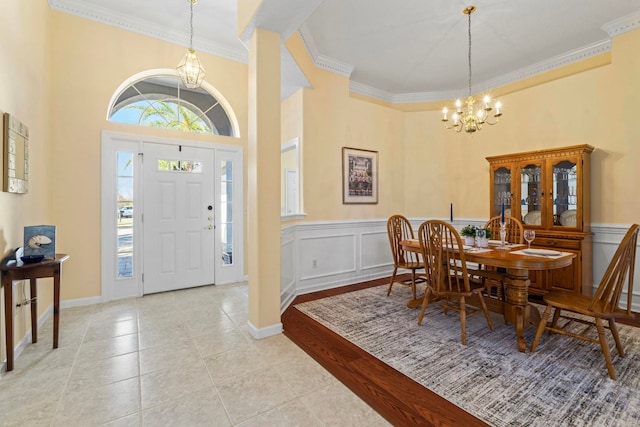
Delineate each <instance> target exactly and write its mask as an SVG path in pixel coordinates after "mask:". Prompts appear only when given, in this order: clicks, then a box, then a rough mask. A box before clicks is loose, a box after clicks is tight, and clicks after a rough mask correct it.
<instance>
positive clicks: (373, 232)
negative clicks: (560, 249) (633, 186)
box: [281, 218, 640, 312]
mask: <svg viewBox="0 0 640 427" xmlns="http://www.w3.org/2000/svg"><path fill="white" fill-rule="evenodd" d="M410 221H411V224H412V225H413V227H414V230H416V232H417V229H418V227H419V226H420V224H421V223H422V222H423V221H425V219H421V218H412V219H410ZM483 223H484V222H483V221H482V220H478V219H457V220H456V221H454V225H455V226H456V228H458V229H460V228H462V227H463V226H465V225H467V224H474V225H481V224H483ZM628 229H629V225H624V224H592V225H591V231H592V232H593V234H594V236H593V282H594V283H593V288H594V289H595V288H597V286H598V284H599V283H600V280H601V279H602V276H603V275H604V272H605V271H606V269H607V266H608V265H609V262H610V261H611V258H612V257H613V254H614V253H615V251H616V249H617V247H618V245H619V244H620V241H621V240H622V238H623V237H624V235H625V233H626V232H627V230H628ZM281 245H282V272H281V275H282V291H281V304H282V310H283V311H284V310H285V309H286V307H287V306H288V305H289V304H290V302H291V301H292V300H293V298H295V296H297V295H301V294H305V293H309V292H315V291H320V290H324V289H331V288H335V287H338V286H344V285H349V284H352V283H358V282H362V281H366V280H372V279H377V278H380V277H386V276H390V275H391V273H392V271H393V262H392V260H391V250H390V249H389V240H388V237H387V220H386V219H378V220H362V221H353V220H350V221H328V222H302V223H297V224H293V225H287V226H286V227H284V228H283V229H282V243H281ZM639 257H640V253H639V254H638V256H636V265H635V280H634V282H635V284H636V286H635V287H634V291H633V303H632V308H633V310H634V311H635V312H640V260H639V259H638V258H639ZM623 298H624V299H625V300H626V295H625V296H623Z"/></svg>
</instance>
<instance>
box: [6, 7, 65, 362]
mask: <svg viewBox="0 0 640 427" xmlns="http://www.w3.org/2000/svg"><path fill="white" fill-rule="evenodd" d="M49 26H50V12H49V7H48V5H47V3H46V2H45V1H17V0H16V1H9V2H3V4H2V12H1V13H0V40H1V42H0V111H1V112H3V113H4V112H8V113H10V114H13V115H15V116H16V118H18V119H19V120H20V121H21V122H22V123H24V124H25V125H26V126H27V127H28V128H29V136H30V140H29V175H30V176H29V180H30V185H29V192H28V194H24V195H18V194H9V193H4V192H0V255H1V256H2V257H4V256H5V255H7V254H8V253H10V252H11V251H12V250H14V249H15V248H17V247H19V246H22V244H23V227H24V226H25V225H36V224H55V222H54V221H53V218H52V215H51V210H50V201H51V199H52V191H53V190H54V188H55V183H54V182H52V181H51V180H50V179H49V177H50V170H51V162H50V155H51V152H52V151H53V150H52V146H51V135H50V132H49V126H50V122H51V121H50V116H49V110H48V106H49V101H50V98H49V92H50V79H49V73H48V72H47V70H48V69H49V53H48V52H49V40H48V37H47V34H48V33H49ZM0 127H1V125H0ZM1 145H2V144H0V146H1ZM0 157H2V156H0ZM40 282H41V284H40V286H39V295H38V296H39V302H40V304H39V305H38V309H39V311H40V313H42V312H43V311H44V310H45V309H46V308H47V307H48V306H49V305H50V304H51V301H52V299H53V298H52V294H53V292H52V285H51V283H52V281H51V280H50V279H49V280H42V281H40ZM23 286H26V295H29V284H28V282H24V283H22V282H21V283H19V284H16V285H15V287H14V295H19V296H20V298H21V297H22V291H23ZM2 304H3V305H2V307H3V309H2V320H1V321H0V325H1V327H0V331H2V332H0V334H1V336H2V345H0V347H1V348H2V358H4V357H6V351H5V347H4V299H3V302H2ZM28 313H29V308H28V306H26V307H22V308H15V309H14V314H15V317H14V325H15V329H14V330H15V336H16V337H18V338H17V339H16V342H17V341H18V340H19V339H21V338H22V337H23V336H24V334H25V331H26V330H28V328H29V320H28V319H29V317H28V316H29V314H28Z"/></svg>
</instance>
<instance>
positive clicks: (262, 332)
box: [247, 320, 282, 340]
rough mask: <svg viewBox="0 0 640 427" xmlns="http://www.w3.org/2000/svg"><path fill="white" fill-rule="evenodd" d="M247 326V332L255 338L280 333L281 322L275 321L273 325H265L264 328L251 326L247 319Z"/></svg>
mask: <svg viewBox="0 0 640 427" xmlns="http://www.w3.org/2000/svg"><path fill="white" fill-rule="evenodd" d="M247 326H248V327H249V333H250V334H251V336H252V337H253V338H255V339H257V340H259V339H261V338H267V337H271V336H273V335H278V334H281V333H282V323H276V324H275V325H271V326H267V327H266V328H256V327H255V326H253V324H252V323H251V321H249V320H247Z"/></svg>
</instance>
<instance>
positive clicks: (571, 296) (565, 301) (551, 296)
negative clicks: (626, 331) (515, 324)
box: [543, 291, 634, 319]
mask: <svg viewBox="0 0 640 427" xmlns="http://www.w3.org/2000/svg"><path fill="white" fill-rule="evenodd" d="M543 299H544V302H546V303H547V304H551V305H553V306H554V307H556V308H560V309H563V310H570V311H573V312H576V313H579V314H583V315H585V316H592V317H600V318H603V319H615V318H627V319H633V317H634V316H633V315H628V314H627V312H626V311H625V310H621V309H619V308H617V307H616V309H615V310H613V311H611V310H605V307H604V303H603V302H602V301H596V302H595V305H594V309H593V310H591V309H589V306H590V305H591V303H592V301H593V297H588V296H585V295H577V294H575V293H573V292H569V291H553V292H549V293H548V294H547V295H545V296H544V298H543Z"/></svg>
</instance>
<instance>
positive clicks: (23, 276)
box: [0, 254, 69, 371]
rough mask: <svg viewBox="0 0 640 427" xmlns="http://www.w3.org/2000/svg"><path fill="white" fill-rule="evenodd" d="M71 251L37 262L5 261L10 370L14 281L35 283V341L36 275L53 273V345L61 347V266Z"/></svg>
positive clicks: (34, 334) (34, 315) (34, 316)
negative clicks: (59, 343)
mask: <svg viewBox="0 0 640 427" xmlns="http://www.w3.org/2000/svg"><path fill="white" fill-rule="evenodd" d="M68 258H69V256H68V255H67V254H56V257H55V258H53V259H45V260H43V261H40V262H36V263H33V264H22V263H20V264H18V263H12V264H8V263H4V264H2V265H0V272H1V273H2V286H3V287H4V319H5V323H4V326H5V337H6V341H7V371H11V370H13V282H14V281H15V280H27V279H29V282H30V285H31V342H33V343H36V342H38V300H37V296H38V295H37V294H38V289H37V286H36V279H40V278H45V277H53V348H58V325H59V323H60V270H61V268H62V263H63V262H64V261H66V260H67V259H68Z"/></svg>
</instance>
